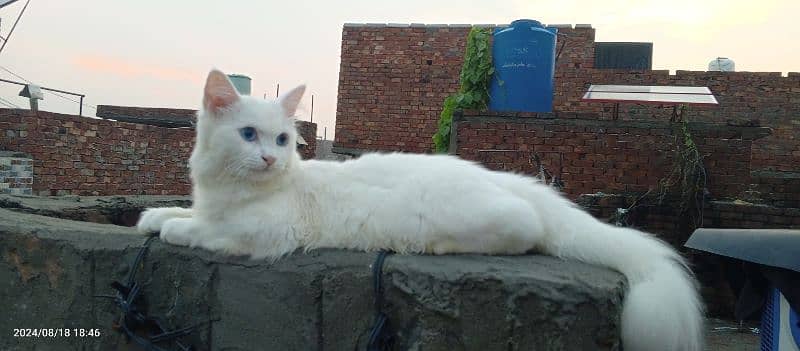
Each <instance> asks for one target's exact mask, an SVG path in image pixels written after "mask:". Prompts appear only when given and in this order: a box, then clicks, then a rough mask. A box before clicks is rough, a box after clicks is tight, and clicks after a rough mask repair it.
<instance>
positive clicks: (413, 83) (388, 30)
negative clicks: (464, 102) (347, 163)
mask: <svg viewBox="0 0 800 351" xmlns="http://www.w3.org/2000/svg"><path fill="white" fill-rule="evenodd" d="M468 32H469V27H448V26H446V25H444V26H406V27H402V26H401V27H387V26H384V25H375V26H372V25H349V24H345V26H344V30H343V31H342V59H341V66H340V68H339V93H338V103H337V106H336V139H335V141H334V148H337V149H359V150H360V149H366V150H402V151H412V152H427V151H429V150H430V149H431V145H432V141H431V137H432V136H433V133H434V131H435V130H436V124H437V122H438V120H439V113H440V112H441V106H442V101H444V99H445V98H446V97H447V96H448V95H450V94H452V93H454V92H455V91H456V90H457V89H458V77H459V74H460V72H461V64H462V62H463V56H464V45H465V43H466V35H467V33H468Z"/></svg>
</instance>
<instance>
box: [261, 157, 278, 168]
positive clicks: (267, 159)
mask: <svg viewBox="0 0 800 351" xmlns="http://www.w3.org/2000/svg"><path fill="white" fill-rule="evenodd" d="M261 159H262V160H264V162H266V163H267V167H269V166H272V164H274V163H275V157H272V156H261Z"/></svg>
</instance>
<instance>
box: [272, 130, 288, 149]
mask: <svg viewBox="0 0 800 351" xmlns="http://www.w3.org/2000/svg"><path fill="white" fill-rule="evenodd" d="M287 142H289V134H286V133H281V134H279V135H278V137H277V138H276V139H275V143H276V144H278V146H286V143H287Z"/></svg>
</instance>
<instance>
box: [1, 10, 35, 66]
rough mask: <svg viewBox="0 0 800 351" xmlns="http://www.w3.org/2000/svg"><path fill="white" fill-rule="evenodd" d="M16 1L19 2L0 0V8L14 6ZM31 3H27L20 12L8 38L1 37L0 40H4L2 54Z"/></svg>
mask: <svg viewBox="0 0 800 351" xmlns="http://www.w3.org/2000/svg"><path fill="white" fill-rule="evenodd" d="M16 1H17V0H0V8H3V7H5V6H6V5H10V4H12V3H14V2H16ZM30 2H31V0H28V1H26V2H25V6H23V7H22V11H20V12H19V15H17V20H16V21H14V25H13V26H11V31H10V32H8V36H6V37H5V38H2V37H0V38H2V39H3V45H2V46H0V53H1V52H3V49H4V48H5V47H6V44H7V43H8V40H9V39H11V34H14V29H15V28H17V23H19V19H20V18H22V14H24V13H25V9H27V8H28V4H29V3H30Z"/></svg>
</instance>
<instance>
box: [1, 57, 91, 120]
mask: <svg viewBox="0 0 800 351" xmlns="http://www.w3.org/2000/svg"><path fill="white" fill-rule="evenodd" d="M0 69H2V70H4V71H6V72H8V73H9V74H11V75H12V76H14V77H17V78H19V79H22V80H23V81H25V82H26V83H28V84H33V82H31V81H30V80H28V79H26V78H25V77H23V76H21V75H19V74H16V73H14V72H12V71H11V70H10V69H8V68H6V67H3V66H0ZM43 91H44V92H45V93H49V94H52V95H55V96H57V97H59V98H62V99H64V100H67V101H70V102H74V103H76V104H80V103H81V102H80V101H78V100H73V99H70V98H68V97H66V96H64V95H61V94H58V93H56V92H54V91H49V90H43ZM83 105H84V106H86V107H89V108H92V109H94V110H97V106H94V105H92V104H89V103H86V102H84V103H83Z"/></svg>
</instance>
